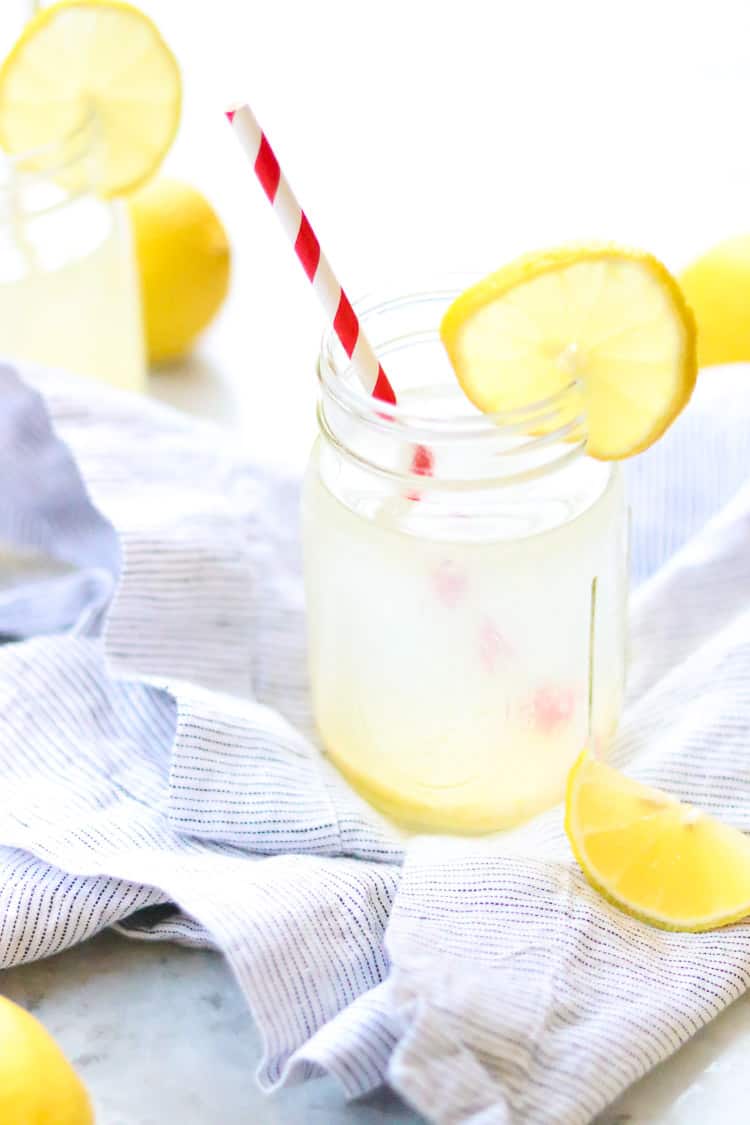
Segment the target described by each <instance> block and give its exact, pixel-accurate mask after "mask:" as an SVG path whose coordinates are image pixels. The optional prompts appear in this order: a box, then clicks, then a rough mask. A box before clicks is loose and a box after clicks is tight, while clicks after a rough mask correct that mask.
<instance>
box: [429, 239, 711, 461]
mask: <svg viewBox="0 0 750 1125" xmlns="http://www.w3.org/2000/svg"><path fill="white" fill-rule="evenodd" d="M440 334H441V337H442V340H443V344H444V345H445V348H446V350H447V352H448V356H449V358H450V360H451V363H452V364H453V367H454V370H455V372H456V375H457V377H458V380H459V383H460V384H461V387H462V388H463V390H464V392H465V393H466V395H467V397H468V398H469V399H470V400H471V401H472V402H473V403H474V404H475V405H476V406H478V407H479V409H480V410H483V411H485V412H487V413H495V412H502V411H506V410H513V409H518V408H520V407H522V406H527V405H528V404H530V403H534V402H539V401H541V400H543V399H546V398H548V397H549V396H550V395H554V394H557V393H558V392H560V391H562V390H564V389H565V387H566V386H569V385H570V384H571V383H572V382H574V381H576V380H580V382H581V385H582V388H583V393H584V397H585V402H586V415H587V428H588V445H587V452H588V453H589V454H591V456H593V457H598V458H599V459H601V460H620V459H622V458H625V457H631V456H632V455H633V454H635V453H639V452H641V451H642V450H644V449H646V448H648V446H650V445H652V444H653V442H655V441H656V439H657V438H659V437H660V436H661V434H663V433H664V431H665V430H666V428H667V427H668V426H669V425H670V423H671V422H673V421H674V419H675V418H676V417H677V415H678V414H679V412H680V411H681V410H682V408H683V407H684V406H685V405H686V403H687V402H688V399H689V398H690V395H691V393H692V391H693V387H694V386H695V379H696V374H697V366H696V359H695V326H694V323H693V317H692V314H691V312H690V310H689V308H688V307H687V304H686V303H685V299H684V297H683V295H682V293H681V291H680V288H679V286H678V285H677V282H676V281H675V280H674V278H673V277H672V276H671V274H670V273H669V272H668V270H667V269H666V268H665V267H664V266H663V265H662V264H661V262H659V261H657V259H656V258H654V257H652V256H651V255H650V254H645V253H642V252H640V251H636V250H626V249H623V248H621V247H618V246H567V247H561V248H560V249H557V250H551V251H547V252H542V253H537V254H530V255H527V256H526V257H523V258H520V259H519V260H518V261H516V262H512V263H511V264H510V265H508V266H505V267H504V268H503V269H501V270H498V271H497V273H493V274H491V275H490V276H489V277H486V278H485V279H484V280H483V281H480V282H478V283H477V284H476V285H474V286H472V287H471V288H470V289H468V290H467V291H466V292H465V293H463V294H462V295H461V296H460V297H458V298H457V300H455V301H454V302H453V304H452V305H451V306H450V308H449V309H448V310H447V312H446V313H445V316H444V317H443V321H442V324H441V328H440Z"/></svg>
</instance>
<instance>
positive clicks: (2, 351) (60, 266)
mask: <svg viewBox="0 0 750 1125" xmlns="http://www.w3.org/2000/svg"><path fill="white" fill-rule="evenodd" d="M99 157H100V146H99V143H98V130H97V122H96V118H95V117H94V116H92V115H89V116H86V117H85V118H84V119H82V121H81V122H80V124H79V125H78V126H77V127H76V128H75V129H73V130H72V131H71V132H70V133H69V134H68V135H67V136H66V137H64V138H63V139H62V140H61V141H60V142H57V143H55V144H51V145H48V146H46V147H44V148H41V149H38V150H36V151H34V152H29V153H23V154H21V155H13V156H9V155H6V154H4V153H0V355H2V356H3V357H7V358H9V359H13V360H26V361H30V362H32V363H38V364H44V365H48V366H52V367H59V368H64V369H67V370H69V371H72V372H74V373H75V374H79V375H88V376H91V377H92V378H95V379H101V380H103V381H104V382H106V383H110V384H112V385H114V386H117V387H125V388H128V389H131V390H137V389H142V388H143V387H144V385H145V379H146V362H145V347H144V338H143V326H142V320H141V307H140V293H139V286H138V275H137V270H136V263H135V256H134V249H133V244H132V239H131V233H130V227H129V223H128V216H127V213H126V211H125V208H124V205H123V204H122V203H121V202H120V201H118V200H108V199H102V198H100V197H99V196H98V195H97V194H96V185H97V170H98V163H99Z"/></svg>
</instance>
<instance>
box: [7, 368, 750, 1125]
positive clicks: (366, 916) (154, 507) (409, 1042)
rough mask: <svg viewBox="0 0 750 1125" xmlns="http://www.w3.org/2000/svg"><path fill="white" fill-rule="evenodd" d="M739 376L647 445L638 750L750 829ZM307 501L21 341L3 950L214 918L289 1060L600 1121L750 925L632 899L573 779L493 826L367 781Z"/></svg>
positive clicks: (10, 483)
mask: <svg viewBox="0 0 750 1125" xmlns="http://www.w3.org/2000/svg"><path fill="white" fill-rule="evenodd" d="M743 375H746V373H745V372H732V371H730V370H727V371H726V372H723V373H722V372H711V373H709V374H706V375H704V377H703V381H702V384H701V387H700V389H699V391H698V393H697V394H696V397H695V399H694V401H693V403H692V404H691V406H690V408H689V409H688V411H687V412H686V413H685V415H684V416H683V418H682V419H681V420H680V421H679V422H678V423H677V425H676V426H675V427H674V428H673V430H672V431H671V432H670V434H669V435H668V436H667V438H666V439H665V440H664V441H663V442H661V443H660V444H659V445H658V446H657V447H656V448H655V449H654V450H652V451H650V452H649V453H648V454H646V455H645V456H643V457H641V458H639V459H637V460H636V462H635V463H634V464H633V465H632V466H629V474H630V481H629V483H630V489H631V498H632V503H633V512H634V524H633V529H634V556H633V557H634V571H635V575H636V578H637V579H638V580H639V581H640V580H641V579H645V578H647V577H648V576H649V575H652V574H653V576H652V577H650V578H649V580H648V581H647V582H645V583H644V584H643V585H642V586H641V587H640V588H639V589H638V592H637V593H636V595H635V597H634V601H633V609H632V634H633V653H634V659H633V666H632V670H631V683H630V699H629V704H628V708H627V712H626V716H625V719H624V722H623V726H622V731H621V735H620V737H619V739H618V742H617V745H616V748H615V751H614V759H615V761H616V762H617V763H618V764H620V765H622V766H624V767H625V768H627V769H628V770H629V771H630V772H632V773H633V774H634V775H635V776H638V777H640V778H642V779H644V780H646V781H648V782H649V783H654V784H659V785H663V786H666V787H667V788H669V789H670V790H671V791H673V792H675V793H676V794H678V795H679V796H681V797H684V798H686V799H688V800H691V801H695V802H697V803H699V804H701V805H702V806H704V807H705V808H707V809H709V810H710V811H711V812H714V813H716V814H717V815H720V816H722V817H724V818H725V819H726V820H728V821H730V822H731V823H734V824H736V825H738V826H739V827H741V828H743V829H747V830H750V553H749V552H748V542H750V540H749V538H748V536H749V535H750V490H748V489H747V488H746V489H742V488H741V486H742V484H743V481H744V480H745V479H746V478H747V476H748V470H749V469H750V395H748V394H746V393H745V391H744V388H743V385H742V381H741V379H742V376H743ZM33 388H36V389H33ZM738 490H739V491H738ZM735 494H737V495H735ZM732 497H734V499H732ZM296 505H297V487H296V484H294V483H289V482H285V481H282V480H278V479H275V478H273V477H272V476H270V475H269V474H267V473H264V472H262V471H260V470H259V468H258V466H256V465H254V464H253V463H252V462H251V461H249V460H248V459H247V458H246V456H245V455H244V454H243V453H242V452H240V451H239V450H237V449H232V448H231V446H229V445H228V443H227V438H226V435H221V436H219V435H218V434H217V432H216V431H214V430H212V429H210V428H209V427H204V426H201V425H200V424H198V423H195V422H193V421H189V420H187V419H185V418H183V417H182V416H180V415H177V414H175V413H172V412H168V411H166V410H164V409H163V408H160V407H157V406H155V405H152V404H149V403H147V402H144V401H142V400H139V399H136V398H131V397H129V396H126V395H122V394H118V393H116V392H109V391H107V390H106V389H104V388H99V387H96V386H94V385H92V384H90V383H88V382H87V383H85V384H84V383H81V382H78V381H75V380H73V379H70V378H68V377H64V376H62V375H60V374H59V373H50V372H44V371H37V370H29V371H27V372H24V381H22V380H21V379H20V378H19V376H18V374H17V373H16V372H15V371H14V370H13V369H12V368H11V367H10V366H9V365H5V366H2V365H0V635H2V636H3V638H4V639H5V640H6V643H5V644H3V645H2V646H1V647H0V966H9V965H12V964H16V963H19V962H23V961H28V960H32V959H34V958H37V957H42V956H45V955H48V954H50V953H54V952H56V951H58V950H61V949H64V948H66V947H67V946H69V945H71V944H73V943H75V942H78V941H81V940H83V939H84V938H86V937H88V936H90V935H91V934H93V933H95V932H97V931H98V930H100V929H102V928H104V927H106V926H111V925H117V926H118V928H119V929H120V930H121V931H122V932H124V933H128V934H130V935H132V936H137V937H141V938H146V939H152V940H160V939H169V940H176V941H181V942H185V943H188V944H194V945H211V946H213V947H216V948H218V949H220V950H221V951H222V952H223V953H224V954H225V956H226V957H227V959H228V960H229V962H230V963H231V966H232V968H233V970H234V973H235V975H236V978H237V980H238V982H239V985H240V987H241V988H242V989H243V991H244V993H245V995H246V997H247V1001H248V1003H249V1005H250V1007H251V1009H252V1011H253V1014H254V1016H255V1019H256V1020H257V1022H258V1024H259V1027H260V1030H261V1032H262V1037H263V1042H264V1055H263V1059H262V1063H261V1066H260V1071H259V1074H258V1078H259V1080H260V1082H261V1083H262V1084H263V1085H264V1086H266V1087H267V1088H272V1087H274V1086H275V1085H277V1084H278V1083H280V1082H282V1081H285V1080H298V1079H302V1078H308V1077H312V1076H314V1075H317V1074H320V1073H322V1072H328V1073H331V1074H333V1075H335V1076H336V1077H337V1078H338V1079H339V1081H340V1083H341V1085H342V1087H343V1090H344V1092H345V1094H346V1095H347V1096H348V1097H353V1096H356V1095H358V1094H362V1093H363V1092H365V1091H367V1090H369V1089H371V1088H372V1087H374V1086H376V1085H377V1084H379V1083H381V1082H383V1081H389V1082H390V1083H391V1084H392V1085H393V1086H394V1087H395V1088H396V1089H397V1090H399V1091H400V1092H401V1093H402V1094H403V1096H404V1097H405V1098H406V1099H407V1100H409V1101H410V1102H411V1103H412V1104H413V1105H414V1106H416V1107H417V1109H419V1110H420V1111H421V1112H422V1113H423V1114H424V1115H425V1116H426V1117H427V1118H428V1119H429V1120H431V1121H435V1122H440V1123H445V1125H468V1123H471V1125H506V1123H507V1125H510V1123H527V1122H528V1123H535V1125H536V1123H538V1125H541V1123H542V1122H545V1123H546V1122H549V1121H555V1122H557V1123H560V1125H579V1123H584V1122H587V1121H590V1120H591V1119H592V1117H593V1116H595V1115H596V1113H598V1112H599V1111H600V1110H601V1109H602V1108H603V1107H605V1106H606V1105H607V1104H608V1103H609V1102H610V1101H611V1100H612V1099H614V1098H615V1097H616V1096H617V1095H618V1094H619V1093H620V1092H621V1091H622V1090H623V1089H624V1088H625V1087H626V1086H627V1085H628V1084H629V1083H631V1082H633V1081H634V1080H635V1079H637V1078H638V1077H640V1076H641V1075H642V1074H644V1073H645V1072H646V1071H647V1070H648V1069H649V1068H650V1067H652V1066H654V1065H655V1064H656V1063H657V1062H659V1061H660V1060H662V1059H664V1058H666V1057H667V1056H668V1055H669V1054H671V1053H672V1052H673V1051H674V1050H676V1049H677V1048H678V1047H679V1045H680V1044H681V1043H683V1042H684V1041H685V1040H686V1039H687V1038H689V1036H690V1035H692V1034H693V1033H694V1032H695V1031H696V1030H697V1029H698V1028H699V1027H700V1026H701V1025H702V1024H703V1023H705V1022H706V1021H707V1020H709V1019H710V1018H711V1017H712V1016H714V1015H715V1014H716V1013H717V1012H718V1011H719V1010H720V1009H721V1008H722V1007H724V1006H725V1005H726V1004H728V1003H729V1002H730V1001H731V1000H733V999H734V998H735V997H737V996H738V995H739V994H740V993H741V992H742V991H743V990H744V989H745V988H746V987H747V986H748V984H750V926H744V925H738V926H734V927H731V928H729V929H727V930H725V931H722V932H719V933H714V934H700V935H680V934H668V933H663V932H660V931H656V930H653V929H649V928H648V927H646V926H644V925H641V924H640V923H638V922H636V921H634V920H631V919H628V918H626V917H625V916H623V915H621V914H620V913H618V912H617V911H616V910H614V909H613V908H611V907H610V906H608V905H607V904H606V903H605V902H603V901H602V900H600V899H599V898H598V897H597V896H596V895H595V894H594V893H593V892H592V891H590V890H589V888H588V886H587V885H586V884H585V882H584V881H583V879H582V877H581V876H580V874H579V872H578V870H577V868H576V866H575V864H574V862H573V860H572V857H571V855H570V852H569V849H568V846H567V843H566V841H565V838H564V834H563V831H562V818H561V813H560V810H559V809H555V810H552V811H551V812H549V813H547V814H544V815H543V816H542V817H540V818H538V819H537V820H535V821H533V822H532V823H530V824H527V825H525V826H523V827H521V828H519V829H517V830H515V831H514V832H512V833H508V834H506V835H505V836H502V837H500V838H494V839H493V840H475V841H466V840H464V841H451V840H447V839H435V838H429V839H428V838H422V839H415V840H411V841H405V840H404V839H403V838H401V837H400V836H399V834H397V833H396V832H395V831H393V830H392V829H391V827H390V826H389V825H388V824H387V823H386V822H385V821H384V820H382V819H381V818H380V817H378V816H377V815H376V814H375V813H373V812H372V811H371V810H370V809H369V807H368V806H366V805H365V804H364V803H363V802H362V801H361V800H360V799H359V798H358V797H357V796H356V795H355V794H353V793H352V792H351V791H350V790H349V788H348V787H347V786H346V784H345V783H344V782H343V781H342V780H341V779H340V778H339V776H338V775H337V774H336V773H335V771H333V770H332V769H331V768H330V767H329V766H328V765H327V763H326V762H325V760H324V759H322V758H321V756H320V755H319V753H318V751H317V749H316V747H315V744H314V734H313V731H312V727H311V721H310V713H309V701H308V694H307V682H306V671H305V652H304V607H303V602H302V593H301V581H300V563H299V557H298V544H297V516H296ZM715 513H716V515H715V518H713V519H712V520H711V522H709V523H708V524H707V525H706V526H705V527H704V525H705V524H706V521H707V520H708V519H709V517H711V516H714V514H715ZM675 552H677V553H676V554H675ZM670 556H672V557H671V558H670ZM668 559H669V561H667V560H668ZM654 572H656V573H655V574H654Z"/></svg>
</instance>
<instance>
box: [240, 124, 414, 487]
mask: <svg viewBox="0 0 750 1125" xmlns="http://www.w3.org/2000/svg"><path fill="white" fill-rule="evenodd" d="M227 118H228V120H229V123H230V125H231V126H232V129H233V130H234V135H235V136H236V137H237V140H238V141H239V142H240V144H241V145H242V147H243V149H244V150H245V153H246V154H247V157H248V159H249V160H250V163H251V164H252V165H253V168H254V169H255V174H256V176H257V177H258V180H259V181H260V184H261V187H262V188H263V191H264V192H265V193H266V196H267V197H268V201H269V203H270V204H271V206H272V207H273V209H274V211H275V212H276V215H277V217H278V219H279V221H280V222H281V225H282V227H283V228H284V230H285V231H286V235H287V238H288V239H289V241H290V242H291V243H292V245H293V246H294V250H295V253H296V255H297V257H298V258H299V260H300V263H301V264H302V268H303V269H304V271H305V273H306V274H307V276H308V278H309V280H310V282H311V284H312V287H313V289H314V290H315V292H316V293H317V295H318V298H319V300H320V303H321V304H322V306H323V308H324V309H325V311H326V314H327V316H328V318H329V321H330V322H331V323H332V324H333V328H334V331H335V333H336V335H337V336H338V338H339V340H340V341H341V345H342V347H343V349H344V351H345V352H346V354H347V355H348V357H349V359H350V360H351V361H352V366H353V368H354V371H355V372H356V374H357V377H358V378H359V381H360V383H361V384H362V386H363V387H364V389H365V391H366V392H367V394H369V395H372V396H373V397H374V398H377V399H380V400H381V401H383V402H390V403H392V404H394V405H395V403H396V395H395V394H394V391H393V387H392V386H391V384H390V381H389V379H388V376H387V375H386V373H385V371H384V370H383V367H382V365H381V363H380V362H379V360H378V358H377V356H376V355H375V352H374V351H373V348H372V345H371V344H370V342H369V340H368V339H367V337H366V336H365V334H364V332H363V331H362V326H361V324H360V323H359V318H358V316H357V314H356V313H355V311H354V309H353V308H352V306H351V304H350V303H349V299H348V298H347V296H346V293H345V292H344V290H343V289H342V287H341V286H340V285H339V283H338V281H337V280H336V276H335V274H334V272H333V270H332V269H331V266H330V264H329V262H328V259H327V258H326V256H325V254H323V252H322V251H321V249H320V243H319V242H318V239H317V237H316V236H315V232H314V231H313V229H312V227H311V226H310V223H309V221H308V218H307V216H306V215H305V212H304V211H303V210H302V208H301V207H300V205H299V203H298V202H297V199H296V198H295V195H294V192H293V191H292V189H291V188H290V186H289V184H288V182H287V179H286V177H285V175H284V173H283V172H282V171H281V167H280V165H279V162H278V160H277V159H276V157H275V155H274V153H273V149H272V148H271V146H270V144H269V143H268V138H267V137H266V135H265V133H264V132H263V130H262V129H261V127H260V125H259V124H258V122H257V121H256V119H255V114H254V113H253V111H252V110H251V109H250V106H249V105H242V106H237V108H235V109H229V110H227ZM422 462H424V454H422ZM418 471H419V470H418ZM421 472H422V473H423V474H424V472H425V469H424V468H422V469H421Z"/></svg>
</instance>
